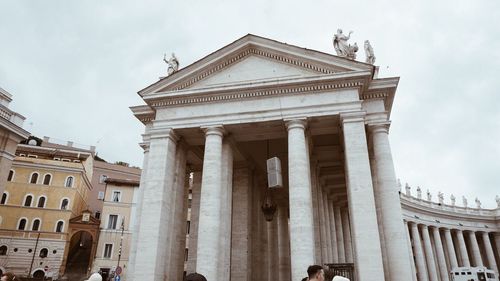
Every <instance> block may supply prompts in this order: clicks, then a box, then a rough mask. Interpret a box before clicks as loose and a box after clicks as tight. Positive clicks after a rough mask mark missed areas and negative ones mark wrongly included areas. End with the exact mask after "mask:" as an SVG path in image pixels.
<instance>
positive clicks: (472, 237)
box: [466, 231, 483, 266]
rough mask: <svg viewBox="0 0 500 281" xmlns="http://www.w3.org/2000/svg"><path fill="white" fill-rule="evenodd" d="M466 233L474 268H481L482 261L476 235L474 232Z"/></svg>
mask: <svg viewBox="0 0 500 281" xmlns="http://www.w3.org/2000/svg"><path fill="white" fill-rule="evenodd" d="M466 233H467V236H468V238H469V242H470V245H471V254H472V261H473V262H474V266H483V261H482V260H481V252H480V251H479V245H478V244H477V238H476V233H475V232H474V231H467V232H466Z"/></svg>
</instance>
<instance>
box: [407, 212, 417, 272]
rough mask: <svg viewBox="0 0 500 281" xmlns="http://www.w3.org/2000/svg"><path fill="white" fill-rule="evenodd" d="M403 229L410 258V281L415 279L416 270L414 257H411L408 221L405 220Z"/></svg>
mask: <svg viewBox="0 0 500 281" xmlns="http://www.w3.org/2000/svg"><path fill="white" fill-rule="evenodd" d="M404 223H405V230H406V236H407V239H406V240H407V241H408V252H409V255H410V256H409V258H410V264H411V272H412V279H411V280H412V281H417V270H416V268H415V259H414V258H413V249H412V247H411V235H410V232H409V231H410V229H409V228H408V222H407V221H406V220H405V221H404Z"/></svg>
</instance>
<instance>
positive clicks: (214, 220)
mask: <svg viewBox="0 0 500 281" xmlns="http://www.w3.org/2000/svg"><path fill="white" fill-rule="evenodd" d="M223 135H224V130H223V128H222V127H208V128H206V129H205V154H204V157H203V178H202V180H201V197H200V213H199V222H198V245H197V246H198V247H197V255H198V257H197V261H196V272H198V273H201V274H203V275H204V276H205V278H207V280H224V277H223V276H218V275H219V274H218V269H219V267H218V266H219V264H220V259H221V257H222V255H223V251H222V249H220V248H219V247H220V237H221V235H222V233H221V232H222V224H221V216H220V214H221V207H222V189H223V187H222V170H221V163H222V138H223ZM158 280H162V279H158Z"/></svg>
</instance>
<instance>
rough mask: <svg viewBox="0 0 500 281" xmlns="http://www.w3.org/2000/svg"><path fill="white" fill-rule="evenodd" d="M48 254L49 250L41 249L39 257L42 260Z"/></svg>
mask: <svg viewBox="0 0 500 281" xmlns="http://www.w3.org/2000/svg"><path fill="white" fill-rule="evenodd" d="M48 254H49V249H47V248H43V249H41V250H40V255H39V256H40V257H41V258H42V259H43V258H46V257H47V255H48Z"/></svg>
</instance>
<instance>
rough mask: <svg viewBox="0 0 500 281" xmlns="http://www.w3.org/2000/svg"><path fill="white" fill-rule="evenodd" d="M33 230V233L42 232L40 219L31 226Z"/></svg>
mask: <svg viewBox="0 0 500 281" xmlns="http://www.w3.org/2000/svg"><path fill="white" fill-rule="evenodd" d="M31 230H33V231H39V230H40V220H39V219H35V220H33V224H32V225H31Z"/></svg>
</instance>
